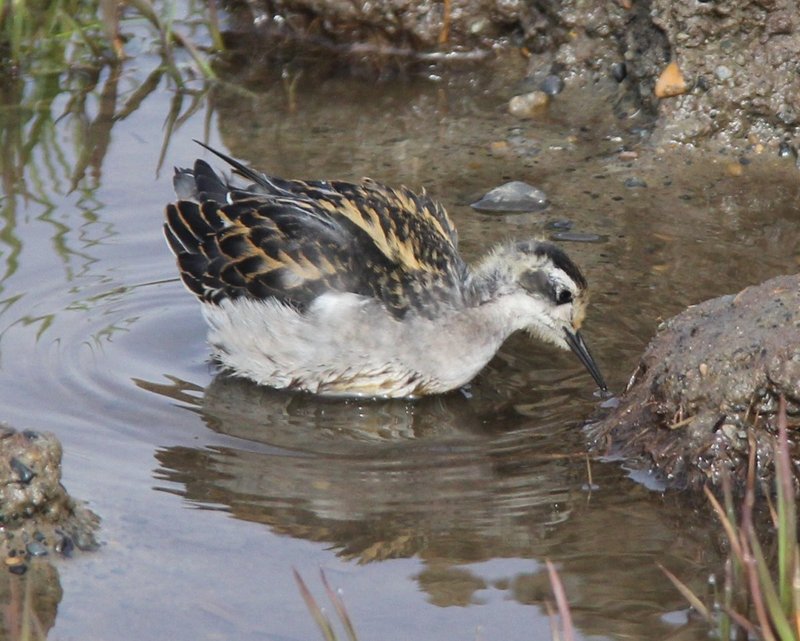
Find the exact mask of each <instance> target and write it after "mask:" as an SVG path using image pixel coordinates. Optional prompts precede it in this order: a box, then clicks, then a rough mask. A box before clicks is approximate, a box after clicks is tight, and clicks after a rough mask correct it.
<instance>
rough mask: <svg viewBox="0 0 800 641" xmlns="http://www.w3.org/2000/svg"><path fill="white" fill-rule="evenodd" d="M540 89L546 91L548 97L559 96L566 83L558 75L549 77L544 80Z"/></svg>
mask: <svg viewBox="0 0 800 641" xmlns="http://www.w3.org/2000/svg"><path fill="white" fill-rule="evenodd" d="M539 89H541V90H542V91H544V92H545V93H546V94H547V95H548V96H557V95H558V94H560V93H561V92H562V91H563V90H564V81H563V80H562V79H561V78H560V77H559V76H556V75H552V74H551V75H549V76H547V78H545V79H544V80H542V84H540V85H539Z"/></svg>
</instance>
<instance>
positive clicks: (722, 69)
mask: <svg viewBox="0 0 800 641" xmlns="http://www.w3.org/2000/svg"><path fill="white" fill-rule="evenodd" d="M714 75H715V76H716V77H717V79H719V80H722V81H723V82H724V81H725V80H727V79H728V78H730V77H731V76H732V75H733V72H732V71H731V70H730V69H729V68H728V67H726V66H725V65H719V66H718V67H717V68H716V69H714Z"/></svg>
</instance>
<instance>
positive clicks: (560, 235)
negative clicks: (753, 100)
mask: <svg viewBox="0 0 800 641" xmlns="http://www.w3.org/2000/svg"><path fill="white" fill-rule="evenodd" d="M550 239H551V240H566V241H569V242H571V243H604V242H605V241H607V240H608V236H601V235H600V234H591V233H588V232H582V231H557V232H555V233H554V234H550Z"/></svg>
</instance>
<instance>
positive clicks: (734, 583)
mask: <svg viewBox="0 0 800 641" xmlns="http://www.w3.org/2000/svg"><path fill="white" fill-rule="evenodd" d="M754 470H755V454H754V448H751V456H750V464H749V468H748V480H747V487H746V490H745V496H744V500H743V504H742V508H741V517H740V519H739V521H738V523H737V520H736V511H735V508H734V503H733V498H732V492H731V490H730V485H729V484H726V485H725V486H724V507H723V505H722V504H720V502H719V501H718V500H717V498H716V497H715V496H714V494H713V493H712V492H711V491H710V490H706V494H707V496H708V500H709V502H710V503H711V505H712V507H713V509H714V512H715V513H716V514H717V517H718V518H719V519H720V522H721V524H722V527H723V528H724V530H725V535H726V537H727V539H728V543H729V546H730V555H729V558H728V560H727V561H726V563H725V573H724V581H723V585H722V591H721V592H718V591H715V594H714V595H713V600H714V603H713V604H712V605H711V606H709V605H707V604H706V603H704V602H703V600H702V599H701V598H700V597H698V596H697V594H696V593H695V592H693V591H692V590H691V589H690V588H689V587H688V586H687V585H686V584H685V583H683V582H682V581H680V580H679V579H678V578H677V577H676V576H675V575H673V574H672V573H670V572H668V571H667V570H665V569H664V568H662V570H663V571H664V573H665V574H666V575H667V577H668V578H669V579H670V581H672V583H673V584H674V585H675V587H676V588H677V589H678V590H679V591H680V593H681V594H682V595H683V596H684V598H686V600H687V601H688V602H689V603H690V604H691V606H692V607H693V608H694V609H695V610H696V611H697V612H698V613H699V614H700V615H701V616H702V617H703V618H704V619H705V620H706V621H708V623H709V624H710V625H712V626H713V627H714V628H715V629H716V632H717V634H718V636H719V638H720V639H731V638H736V639H744V638H747V637H748V636H749V637H752V638H757V639H763V640H764V641H800V547H798V540H797V503H796V496H795V485H794V475H793V472H792V461H791V457H790V454H789V438H788V429H787V415H786V401H785V399H783V398H781V399H780V405H779V413H778V437H777V440H776V444H775V503H774V504H773V503H770V506H769V507H770V516H771V519H772V524H773V526H774V528H775V544H774V548H775V553H774V555H773V556H774V563H773V564H772V565H771V564H770V560H769V557H768V555H767V554H766V553H765V551H764V550H765V547H764V546H763V545H762V542H761V539H760V537H759V535H758V533H757V531H756V526H755V521H754V506H755V499H756V487H755V480H754V478H755V473H754ZM732 635H733V636H732Z"/></svg>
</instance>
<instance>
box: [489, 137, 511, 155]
mask: <svg viewBox="0 0 800 641" xmlns="http://www.w3.org/2000/svg"><path fill="white" fill-rule="evenodd" d="M510 151H511V146H510V145H509V144H508V142H507V141H505V140H495V141H493V142H491V143H490V144H489V152H490V153H491V154H492V155H493V156H505V155H507V154H508V153H509V152H510Z"/></svg>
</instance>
